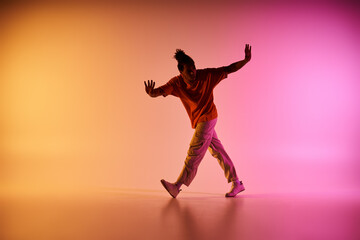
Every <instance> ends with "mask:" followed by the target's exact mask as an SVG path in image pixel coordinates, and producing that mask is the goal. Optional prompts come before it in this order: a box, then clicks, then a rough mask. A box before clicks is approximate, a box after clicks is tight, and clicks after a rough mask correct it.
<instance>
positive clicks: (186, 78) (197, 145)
mask: <svg viewBox="0 0 360 240" xmlns="http://www.w3.org/2000/svg"><path fill="white" fill-rule="evenodd" d="M174 58H175V59H176V60H177V61H178V65H177V66H178V69H179V72H180V75H178V76H176V77H173V78H172V79H170V81H169V82H167V83H166V84H165V85H163V86H161V87H159V88H155V82H153V80H151V81H149V80H148V81H147V84H146V81H144V84H145V91H146V93H147V94H148V95H149V96H151V97H158V96H161V95H162V96H164V97H166V96H167V95H170V94H171V95H173V96H176V97H179V98H180V100H181V102H182V103H183V105H184V107H185V109H186V111H187V113H188V115H189V117H190V121H191V125H192V128H194V129H195V133H194V136H193V138H192V140H191V142H190V147H189V150H188V154H187V157H186V159H185V165H184V168H183V170H182V172H181V173H180V176H179V177H178V179H177V181H176V182H175V183H170V182H167V181H165V180H164V179H162V180H161V183H162V185H163V186H164V188H165V189H166V190H167V191H168V192H169V193H170V195H171V196H172V197H173V198H176V196H177V195H178V194H179V192H180V191H181V189H180V188H181V186H182V185H183V184H185V185H186V186H189V185H190V183H191V182H192V180H193V179H194V177H195V175H196V172H197V168H198V166H199V164H200V162H201V160H202V159H203V157H204V155H205V153H206V150H207V149H209V151H210V153H211V155H212V156H214V157H215V158H217V160H218V162H219V164H220V166H221V168H222V169H223V170H224V173H225V177H226V178H227V180H228V182H229V183H230V182H232V187H231V190H230V192H228V193H226V194H225V196H226V197H235V196H236V195H237V194H238V193H239V192H241V191H244V190H245V188H244V185H243V183H242V182H241V181H239V178H238V177H237V175H236V171H235V167H234V164H233V163H232V161H231V159H230V157H229V156H228V155H227V153H226V151H225V149H224V147H223V146H222V144H221V142H220V140H219V139H218V137H217V134H216V132H215V125H216V121H217V116H218V115H217V110H216V107H215V104H214V97H213V89H214V88H215V86H216V85H217V84H218V83H219V82H220V81H221V80H223V79H224V78H226V77H227V75H228V74H229V73H233V72H236V71H237V70H239V69H240V68H242V67H243V66H244V65H245V64H246V63H248V62H249V61H250V59H251V46H249V44H246V45H245V59H244V60H241V61H238V62H235V63H233V64H230V65H229V66H226V67H220V68H207V69H199V70H197V69H196V67H195V62H194V60H193V59H192V58H191V57H189V56H188V55H186V54H185V52H184V51H183V50H181V49H177V50H176V53H175V56H174Z"/></svg>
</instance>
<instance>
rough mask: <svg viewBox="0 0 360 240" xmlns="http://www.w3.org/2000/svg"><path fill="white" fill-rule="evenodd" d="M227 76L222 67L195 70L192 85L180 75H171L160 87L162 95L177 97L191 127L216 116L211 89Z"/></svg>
mask: <svg viewBox="0 0 360 240" xmlns="http://www.w3.org/2000/svg"><path fill="white" fill-rule="evenodd" d="M226 77H227V72H225V68H224V67H220V68H206V69H199V70H196V79H195V82H194V83H193V84H192V85H189V84H187V83H186V82H185V81H184V80H183V78H182V76H181V75H178V76H176V77H173V78H172V79H170V80H169V81H168V82H167V83H166V84H165V85H163V86H161V87H160V88H161V89H162V90H163V91H164V94H163V96H164V97H166V96H167V95H170V94H171V95H174V96H176V97H179V98H180V100H181V102H182V103H183V105H184V107H185V109H186V112H187V113H188V115H189V118H190V121H191V126H192V128H195V127H196V124H197V123H198V122H206V121H210V120H212V119H215V118H217V116H218V115H217V110H216V107H215V104H214V96H213V89H214V88H215V86H216V85H217V84H218V83H219V82H220V81H221V80H223V79H224V78H226Z"/></svg>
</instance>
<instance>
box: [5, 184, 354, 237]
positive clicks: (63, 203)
mask: <svg viewBox="0 0 360 240" xmlns="http://www.w3.org/2000/svg"><path fill="white" fill-rule="evenodd" d="M359 200H360V198H359V197H358V196H350V195H346V196H339V195H333V196H332V197H326V196H322V195H317V196H312V195H265V194H264V195H261V194H246V193H245V192H243V193H242V194H240V195H239V196H238V197H236V198H225V197H224V196H223V195H222V194H210V193H195V192H182V193H180V195H179V196H178V198H177V199H173V198H171V197H170V196H169V195H168V194H167V193H166V192H163V191H149V190H131V189H127V190H124V189H112V190H106V191H98V192H96V193H91V194H79V195H74V194H73V195H71V194H68V195H57V196H46V195H43V196H20V195H19V196H16V197H15V196H11V197H10V196H8V197H2V198H1V215H0V216H1V217H0V225H1V231H0V239H2V240H57V239H59V240H60V239H61V240H72V239H74V240H82V239H86V240H92V239H104V240H111V239H121V240H123V239H124V240H127V239H156V240H162V239H171V240H177V239H194V240H196V239H199V240H201V239H207V240H208V239H227V240H231V239H242V240H247V239H251V240H256V239H259V240H260V239H261V240H264V239H267V240H268V239H276V240H285V239H286V240H292V239H299V240H310V239H314V240H315V239H316V240H322V239H324V240H332V239H334V240H358V239H360V201H359Z"/></svg>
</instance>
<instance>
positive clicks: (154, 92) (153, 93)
mask: <svg viewBox="0 0 360 240" xmlns="http://www.w3.org/2000/svg"><path fill="white" fill-rule="evenodd" d="M144 84H145V92H146V93H147V94H148V95H149V96H150V97H158V96H162V95H163V94H164V91H163V90H162V89H161V88H154V87H155V82H154V81H153V80H151V81H150V80H148V81H147V84H146V81H144Z"/></svg>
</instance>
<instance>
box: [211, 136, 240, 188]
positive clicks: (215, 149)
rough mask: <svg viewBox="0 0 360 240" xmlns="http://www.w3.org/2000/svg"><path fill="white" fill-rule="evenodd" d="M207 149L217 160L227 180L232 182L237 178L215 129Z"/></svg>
mask: <svg viewBox="0 0 360 240" xmlns="http://www.w3.org/2000/svg"><path fill="white" fill-rule="evenodd" d="M209 151H210V153H211V155H212V156H213V157H215V158H216V159H217V160H218V162H219V164H220V166H221V168H222V169H223V170H224V173H225V177H226V179H227V180H228V182H233V181H236V180H238V179H239V178H238V176H237V174H236V171H235V166H234V164H233V162H232V161H231V159H230V157H229V155H228V154H227V153H226V151H225V149H224V147H223V145H222V144H221V142H220V140H219V138H218V136H217V134H216V132H215V130H214V132H213V135H212V139H211V143H210V145H209Z"/></svg>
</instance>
